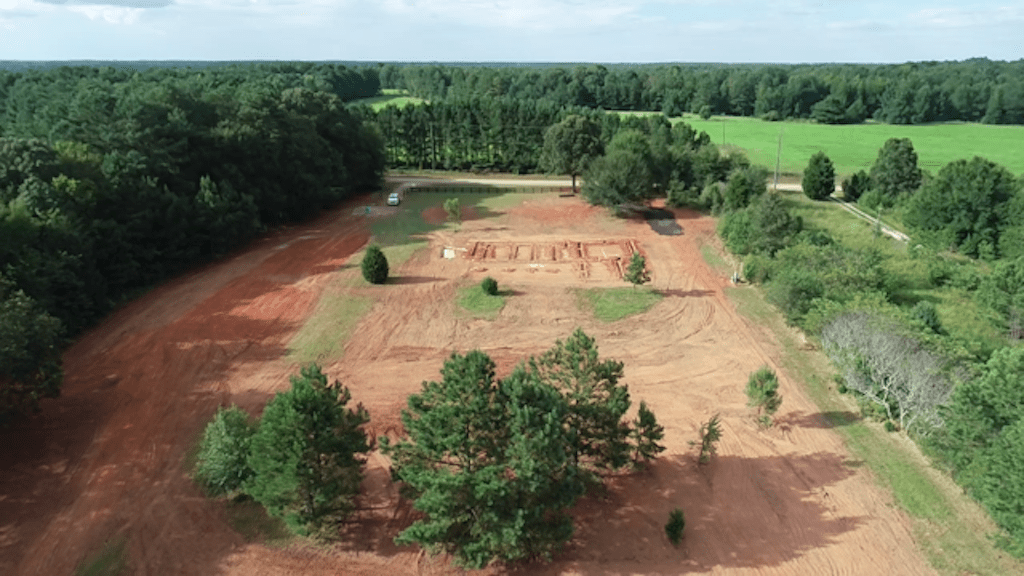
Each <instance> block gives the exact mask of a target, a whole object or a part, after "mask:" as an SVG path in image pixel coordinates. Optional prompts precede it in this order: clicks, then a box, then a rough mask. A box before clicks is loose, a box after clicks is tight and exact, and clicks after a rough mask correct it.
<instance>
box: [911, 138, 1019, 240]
mask: <svg viewBox="0 0 1024 576" xmlns="http://www.w3.org/2000/svg"><path fill="white" fill-rule="evenodd" d="M1016 189H1017V183H1016V181H1015V179H1014V177H1013V175H1012V174H1010V172H1009V171H1008V170H1007V169H1006V168H1004V167H1002V166H1000V165H998V164H996V163H994V162H992V161H989V160H986V159H984V158H979V157H977V156H975V157H974V158H972V159H971V160H954V161H953V162H950V163H949V164H947V165H946V166H945V167H944V168H943V169H942V170H940V171H939V173H938V175H936V177H935V178H933V179H931V180H930V181H929V182H928V183H927V184H925V185H924V186H922V187H921V189H920V190H919V191H918V192H917V193H916V194H914V196H913V198H911V200H910V204H909V206H908V207H907V213H906V216H905V221H906V222H907V224H909V225H911V226H913V227H915V228H917V229H918V230H920V231H921V232H924V233H925V236H927V237H929V238H931V239H932V241H933V242H935V243H937V244H939V245H940V247H942V248H950V247H953V248H957V249H958V250H960V251H962V252H963V253H964V254H967V255H970V256H975V257H977V256H987V257H989V258H991V257H993V256H996V255H997V247H998V245H999V234H1000V231H1001V230H1002V229H1003V227H1005V226H1006V225H1007V222H1005V220H1004V218H1005V214H1006V208H1007V205H1008V202H1009V201H1010V199H1011V198H1012V197H1013V195H1014V193H1015V191H1016Z"/></svg>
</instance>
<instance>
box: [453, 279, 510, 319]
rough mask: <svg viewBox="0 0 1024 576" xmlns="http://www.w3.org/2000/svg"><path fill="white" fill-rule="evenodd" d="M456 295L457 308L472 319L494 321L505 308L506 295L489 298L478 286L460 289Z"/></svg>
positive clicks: (501, 293)
mask: <svg viewBox="0 0 1024 576" xmlns="http://www.w3.org/2000/svg"><path fill="white" fill-rule="evenodd" d="M458 294H459V296H458V304H459V306H460V307H461V308H462V309H463V310H465V311H466V312H468V313H469V315H470V316H472V317H474V318H482V319H484V320H494V319H495V318H497V317H498V314H499V313H500V312H501V309H502V308H504V307H505V298H506V295H505V294H504V293H503V292H500V291H499V292H498V294H497V295H495V296H491V295H490V294H488V293H486V292H484V291H483V289H482V288H481V287H480V285H479V284H474V285H472V286H466V287H464V288H460V289H459V292H458Z"/></svg>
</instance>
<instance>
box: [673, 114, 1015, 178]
mask: <svg viewBox="0 0 1024 576" xmlns="http://www.w3.org/2000/svg"><path fill="white" fill-rule="evenodd" d="M680 120H681V121H684V122H686V123H687V124H689V125H691V126H693V127H694V128H696V129H697V130H701V131H704V132H707V133H708V135H709V136H711V140H712V141H713V142H714V143H715V144H722V143H723V142H724V143H725V144H726V145H732V146H736V147H738V148H741V149H742V150H744V151H745V152H746V153H747V155H748V156H749V158H750V160H751V161H752V162H754V163H755V164H762V165H767V166H768V167H769V168H771V169H772V170H774V169H775V157H776V149H777V147H778V141H779V132H780V131H781V132H782V160H781V162H780V166H781V171H782V172H783V173H787V174H801V173H802V172H803V170H804V168H805V167H806V166H807V161H808V160H809V159H810V157H811V156H812V155H813V154H814V153H816V152H818V151H823V152H825V153H826V154H828V156H829V158H831V159H832V162H833V163H834V164H835V166H836V173H837V174H838V175H839V176H840V177H844V176H847V175H849V174H852V173H854V172H856V171H857V170H870V168H871V165H872V164H874V162H875V158H877V157H878V150H879V149H880V148H881V147H882V145H883V144H885V141H886V140H888V139H889V138H910V140H911V142H913V143H914V150H916V151H917V156H918V164H919V165H920V166H921V168H923V169H925V170H927V171H930V172H932V173H936V172H938V171H939V169H940V168H942V167H943V166H945V165H946V164H948V163H950V162H952V161H953V160H957V159H960V158H966V159H970V158H972V157H974V156H981V157H983V158H987V159H989V160H991V161H993V162H995V163H997V164H1001V165H1003V166H1005V167H1006V168H1008V169H1009V170H1010V172H1012V173H1013V174H1015V175H1019V174H1022V173H1024V154H1021V143H1022V142H1024V126H990V125H986V124H968V123H963V122H949V123H938V124H925V125H919V126H895V125H890V124H877V123H867V124H855V125H852V126H833V125H828V124H816V123H813V122H809V121H800V122H797V121H793V122H766V121H764V120H759V119H756V118H744V117H734V116H712V117H711V119H709V120H703V119H701V118H700V116H697V115H694V114H686V115H685V116H684V117H683V118H673V119H672V121H673V122H677V121H680Z"/></svg>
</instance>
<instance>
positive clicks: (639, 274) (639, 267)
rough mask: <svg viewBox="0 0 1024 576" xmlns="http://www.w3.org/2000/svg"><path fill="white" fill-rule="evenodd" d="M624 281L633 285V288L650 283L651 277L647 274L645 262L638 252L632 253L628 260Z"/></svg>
mask: <svg viewBox="0 0 1024 576" xmlns="http://www.w3.org/2000/svg"><path fill="white" fill-rule="evenodd" d="M624 279H625V280H626V282H629V283H631V284H633V287H636V286H640V285H641V284H646V283H647V282H650V281H651V275H650V274H648V273H647V260H646V259H645V258H644V257H643V256H641V255H640V253H639V252H634V253H633V257H632V258H630V260H629V266H628V267H627V268H626V274H625V275H624Z"/></svg>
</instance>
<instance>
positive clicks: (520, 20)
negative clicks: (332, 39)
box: [381, 0, 642, 30]
mask: <svg viewBox="0 0 1024 576" xmlns="http://www.w3.org/2000/svg"><path fill="white" fill-rule="evenodd" d="M381 4H382V7H383V8H384V10H385V11H387V12H388V13H390V14H392V15H395V16H402V17H420V18H422V17H430V18H432V19H441V20H448V21H451V22H454V23H458V24H464V25H472V26H484V27H494V28H520V29H529V30H554V29H565V28H567V27H568V28H580V27H594V26H604V25H608V24H611V23H614V22H617V21H618V20H619V19H621V18H623V17H628V16H631V15H634V14H635V13H636V11H637V10H638V7H639V5H640V4H642V2H636V1H633V2H629V1H626V0H623V1H620V2H610V1H607V0H593V1H590V2H587V1H572V0H546V1H545V0H497V1H491V2H488V1H482V0H438V1H434V0H383V1H382V2H381Z"/></svg>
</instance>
